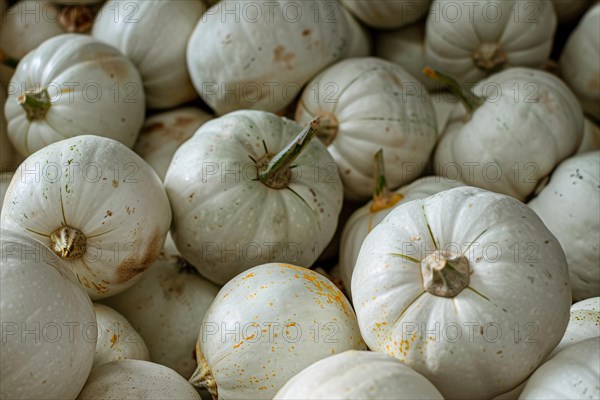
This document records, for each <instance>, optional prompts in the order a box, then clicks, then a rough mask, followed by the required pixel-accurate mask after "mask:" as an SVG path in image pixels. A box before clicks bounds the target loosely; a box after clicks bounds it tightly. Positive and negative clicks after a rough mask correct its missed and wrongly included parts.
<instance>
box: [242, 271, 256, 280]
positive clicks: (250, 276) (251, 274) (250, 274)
mask: <svg viewBox="0 0 600 400" xmlns="http://www.w3.org/2000/svg"><path fill="white" fill-rule="evenodd" d="M253 276H254V272H250V273H249V274H248V275H246V276H245V277H243V278H242V280H246V279H250V278H252V277H253Z"/></svg>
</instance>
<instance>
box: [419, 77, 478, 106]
mask: <svg viewBox="0 0 600 400" xmlns="http://www.w3.org/2000/svg"><path fill="white" fill-rule="evenodd" d="M423 73H424V74H425V75H427V76H428V77H429V78H431V79H434V80H436V81H438V82H441V83H443V84H445V85H446V86H448V89H450V91H451V92H452V94H453V95H455V96H456V97H458V98H459V99H460V101H461V102H462V103H463V105H464V106H465V108H466V110H467V113H468V114H469V115H472V114H473V113H474V112H475V110H477V108H479V106H481V105H482V104H483V103H485V99H484V98H483V97H479V96H475V95H474V94H473V93H471V92H469V94H468V95H467V94H465V92H464V90H463V88H462V86H461V85H460V83H458V82H457V81H456V80H455V79H454V78H451V77H449V76H448V75H444V74H442V73H441V72H439V71H434V70H432V69H431V68H429V67H425V68H423Z"/></svg>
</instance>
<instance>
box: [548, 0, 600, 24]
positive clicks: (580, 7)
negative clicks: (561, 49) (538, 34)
mask: <svg viewBox="0 0 600 400" xmlns="http://www.w3.org/2000/svg"><path fill="white" fill-rule="evenodd" d="M552 3H553V4H554V10H555V11H556V16H557V18H558V22H559V23H561V24H564V23H569V22H572V21H573V20H575V19H577V18H579V17H580V16H581V14H583V13H584V12H585V11H586V10H587V9H588V8H589V7H590V6H591V5H592V4H593V2H592V1H590V0H552Z"/></svg>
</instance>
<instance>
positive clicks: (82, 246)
mask: <svg viewBox="0 0 600 400" xmlns="http://www.w3.org/2000/svg"><path fill="white" fill-rule="evenodd" d="M15 176H16V177H18V179H17V178H14V179H13V180H12V182H11V185H10V186H9V188H8V192H7V194H6V198H5V199H4V207H3V211H2V226H3V227H5V228H7V229H13V230H15V231H18V232H22V233H24V234H28V235H31V236H33V237H34V238H36V239H38V240H40V241H41V242H43V243H45V244H47V245H48V246H49V247H50V248H51V249H52V250H53V251H54V252H55V253H56V254H57V255H59V256H60V257H61V258H62V259H63V261H64V262H65V264H66V265H67V266H68V267H69V268H70V269H71V270H72V271H73V273H74V274H75V275H76V277H77V280H78V281H79V282H80V283H81V285H82V286H83V287H84V288H85V290H86V292H87V293H88V294H89V295H90V297H91V298H92V299H99V298H102V297H108V296H111V295H114V294H117V293H118V292H120V291H123V290H125V289H126V288H128V287H129V286H131V285H133V284H134V283H135V282H136V281H137V280H138V279H140V278H141V276H142V273H143V272H144V271H145V270H146V269H147V268H148V267H150V265H151V264H152V263H153V262H154V260H155V259H156V258H157V257H158V255H159V253H160V250H161V248H162V245H163V243H164V241H165V236H166V234H167V232H168V230H169V225H170V222H171V211H170V207H169V200H168V198H167V195H166V193H165V190H164V188H163V186H162V182H161V181H160V179H159V178H158V176H157V175H156V173H155V172H154V171H153V170H152V168H151V167H150V166H149V165H148V164H146V162H145V161H144V160H142V159H141V158H140V157H139V156H138V155H137V154H135V153H134V152H133V151H132V150H130V149H128V148H127V147H125V146H124V145H122V144H121V143H119V142H117V141H115V140H112V139H108V138H103V137H99V136H87V135H85V136H77V137H74V138H71V139H67V140H63V141H60V142H57V143H54V144H51V145H49V146H47V147H45V148H43V149H42V150H40V151H38V152H36V153H35V154H33V155H32V156H30V157H29V158H28V159H27V160H25V161H24V162H23V164H21V166H20V167H19V169H18V170H17V172H16V173H15Z"/></svg>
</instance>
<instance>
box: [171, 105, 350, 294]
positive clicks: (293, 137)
mask: <svg viewBox="0 0 600 400" xmlns="http://www.w3.org/2000/svg"><path fill="white" fill-rule="evenodd" d="M317 129H318V123H317V122H316V121H312V122H311V123H310V124H309V125H308V126H307V127H306V128H305V129H304V130H302V126H301V125H298V124H297V123H295V122H294V121H290V120H288V119H285V118H281V117H278V116H276V115H275V114H271V113H267V112H264V111H252V110H249V111H237V112H234V113H230V114H228V115H225V116H223V117H221V118H218V119H214V120H212V121H208V122H207V123H205V124H204V125H202V127H200V129H199V130H198V131H197V132H196V134H194V136H192V138H191V139H189V140H188V141H187V142H185V143H184V144H183V145H181V147H179V149H178V150H177V152H176V153H175V156H174V157H173V161H172V162H171V166H170V167H169V170H168V171H167V176H166V178H165V187H166V189H167V194H168V195H169V200H170V201H171V207H172V209H173V226H172V229H171V234H172V235H173V240H174V241H175V244H176V245H177V249H178V250H179V251H180V252H181V255H182V256H183V258H185V259H186V260H187V261H188V262H190V263H191V264H192V265H194V266H195V267H196V268H197V269H198V271H199V272H200V273H201V274H202V275H204V276H205V277H206V278H208V279H210V280H211V281H213V282H215V283H217V284H224V283H225V282H227V281H228V280H230V279H231V278H233V277H234V276H236V275H237V274H239V273H241V272H242V271H245V270H246V269H248V268H251V267H253V266H255V265H257V264H261V263H266V262H272V261H273V262H289V263H295V264H299V265H304V266H307V267H309V266H311V265H312V264H313V263H314V262H315V260H316V259H317V258H318V257H319V255H320V254H321V252H322V251H323V249H324V248H325V247H326V246H327V244H328V243H329V241H330V240H331V238H332V237H333V234H334V232H335V229H336V225H337V219H338V215H339V213H340V209H341V207H342V199H343V189H342V183H341V181H340V177H339V174H338V171H337V167H336V165H335V163H334V161H333V159H332V158H331V156H330V155H329V153H328V152H327V149H326V148H325V146H323V144H321V143H320V142H319V141H318V140H312V141H311V139H312V138H313V137H314V136H315V134H316V130H317ZM300 131H302V132H300ZM296 157H297V158H296Z"/></svg>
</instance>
